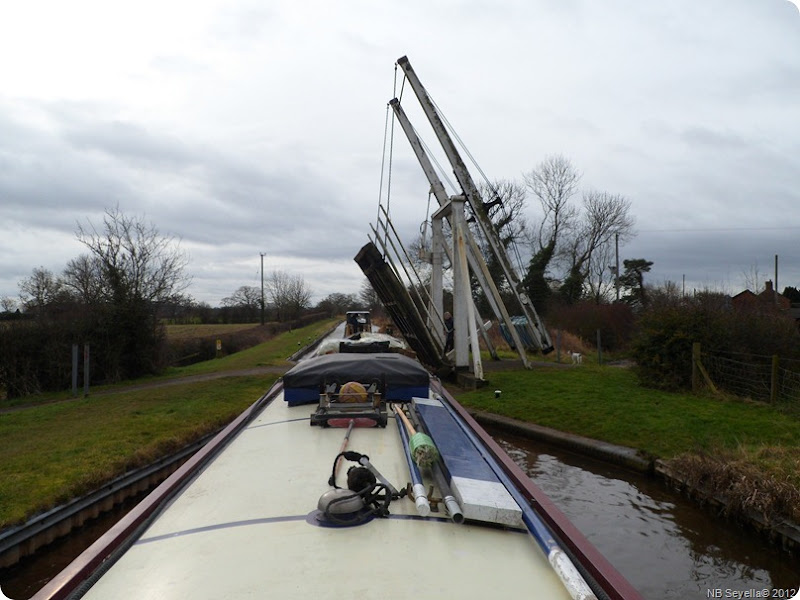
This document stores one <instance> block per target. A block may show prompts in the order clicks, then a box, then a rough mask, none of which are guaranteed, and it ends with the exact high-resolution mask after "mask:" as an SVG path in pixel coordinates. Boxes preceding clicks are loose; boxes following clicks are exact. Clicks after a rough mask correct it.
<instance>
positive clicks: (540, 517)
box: [34, 352, 640, 600]
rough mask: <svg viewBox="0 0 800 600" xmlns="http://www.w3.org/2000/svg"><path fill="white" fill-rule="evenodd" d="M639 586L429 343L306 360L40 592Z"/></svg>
mask: <svg viewBox="0 0 800 600" xmlns="http://www.w3.org/2000/svg"><path fill="white" fill-rule="evenodd" d="M433 597H438V598H459V599H470V598H474V599H480V600H485V599H486V598H518V597H530V598H553V599H560V598H565V599H567V598H580V599H591V598H614V599H624V600H634V599H638V598H640V596H639V594H638V593H637V592H636V590H635V589H633V588H632V587H631V585H630V584H629V583H628V582H627V581H626V580H625V579H624V577H622V576H621V575H620V574H619V572H617V571H616V569H614V567H613V566H612V565H611V564H610V562H609V561H608V560H607V559H606V558H605V557H603V556H601V555H600V553H599V552H598V551H597V550H596V549H595V548H594V547H593V546H592V544H591V543H590V542H589V541H588V540H587V539H586V538H585V537H584V536H583V535H582V534H581V533H580V532H579V531H578V530H577V529H576V528H575V527H574V526H573V525H572V524H571V523H570V522H569V521H568V520H567V519H566V518H565V516H564V515H563V514H562V513H561V512H560V511H559V510H558V509H557V508H556V507H555V506H554V505H553V504H552V502H551V501H550V500H549V499H548V498H547V497H546V496H545V495H544V494H543V493H542V492H541V490H539V489H538V488H537V487H536V486H535V485H534V484H533V483H532V481H531V480H530V479H529V478H528V477H527V476H525V474H524V473H523V472H522V471H521V470H520V468H519V467H518V466H516V465H515V464H514V463H513V461H511V459H510V458H509V457H508V456H507V455H506V454H505V453H504V452H503V450H502V449H501V448H500V447H499V446H498V445H497V444H496V443H495V442H494V441H493V440H492V438H491V437H490V436H489V435H487V433H486V432H485V431H484V430H483V429H482V428H481V427H480V426H479V425H478V424H477V423H476V422H475V420H474V419H473V418H472V417H471V416H470V414H469V413H468V412H467V411H466V410H465V409H464V408H463V407H462V406H461V405H460V404H459V403H458V402H457V401H456V400H455V399H454V398H453V397H452V395H450V394H449V393H448V391H447V390H446V389H445V387H444V386H443V384H442V382H441V381H440V380H438V379H437V378H436V377H434V376H432V375H430V373H429V372H428V371H427V370H426V369H425V368H424V367H423V366H422V365H421V364H420V363H419V362H417V361H416V360H414V359H412V358H410V357H408V356H405V355H403V354H399V353H375V354H368V353H358V352H357V353H348V352H345V353H334V354H327V355H323V356H315V357H312V358H310V359H308V360H305V361H302V362H300V363H298V364H296V365H295V366H294V367H293V368H292V369H291V370H289V371H288V372H287V373H286V374H285V375H284V376H283V377H282V378H281V379H280V380H279V381H278V382H276V383H275V385H273V387H272V388H271V389H269V390H268V391H267V392H266V393H265V394H264V395H263V396H262V397H261V398H259V399H258V400H257V401H256V402H254V403H253V404H252V405H251V406H250V407H249V408H248V409H247V410H246V411H244V412H243V413H242V414H241V415H240V416H239V417H238V418H237V419H236V420H234V421H233V422H232V423H230V425H229V426H228V427H227V428H226V429H225V430H223V431H222V432H220V433H219V434H218V435H217V436H216V437H215V438H214V439H213V440H212V441H211V442H209V443H208V444H207V445H206V446H205V447H204V448H203V449H202V450H200V451H199V452H198V453H197V454H195V455H194V456H193V457H192V458H191V459H190V460H189V461H188V462H187V463H185V464H184V465H183V466H182V467H181V468H180V469H179V470H178V471H176V472H175V473H174V474H173V475H172V476H170V477H169V478H168V479H167V480H166V481H164V482H163V483H162V484H161V485H160V486H159V487H158V488H157V489H155V490H154V491H153V492H152V493H151V494H149V495H148V496H147V497H146V498H145V499H144V500H143V501H142V502H141V503H140V504H139V505H137V507H135V508H134V509H133V510H132V511H131V512H130V513H128V515H127V516H125V517H124V518H123V519H122V520H121V521H120V522H118V523H117V524H116V525H115V526H114V527H113V528H112V529H111V530H109V531H108V532H107V533H106V534H105V535H104V536H103V537H102V538H100V539H99V540H97V542H95V543H94V544H93V545H92V546H91V547H89V548H88V549H87V550H86V551H84V552H83V553H82V554H81V555H80V556H79V557H78V558H77V559H76V560H75V561H74V562H73V563H72V564H70V565H69V566H68V567H67V568H66V569H64V570H63V571H62V572H61V573H60V574H59V575H58V576H56V577H55V578H54V579H52V580H51V581H50V582H49V583H48V584H47V585H46V586H45V587H44V588H43V589H41V590H40V591H39V592H38V593H37V594H36V595H35V596H34V598H35V599H36V600H45V599H47V600H54V599H60V598H70V599H77V598H86V599H88V600H97V599H104V600H108V599H113V600H123V599H131V600H134V599H136V600H144V599H150V600H156V599H157V600H170V599H175V600H178V599H180V600H184V599H187V598H191V599H192V600H201V599H209V600H210V599H220V598H226V599H231V600H235V599H244V598H281V599H282V600H287V599H292V598H297V599H301V598H302V599H305V598H319V599H325V598H330V599H336V600H341V599H342V598H370V599H371V598H376V599H377V598H379V599H381V600H388V599H393V598H397V599H400V598H402V599H407V598H433Z"/></svg>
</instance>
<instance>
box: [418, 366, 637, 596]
mask: <svg viewBox="0 0 800 600" xmlns="http://www.w3.org/2000/svg"><path fill="white" fill-rule="evenodd" d="M431 383H432V384H434V383H435V386H434V385H432V386H431V391H434V392H436V393H439V394H441V395H442V396H443V397H444V398H445V400H447V402H448V403H449V404H450V406H452V407H453V409H454V410H455V412H456V413H458V415H459V416H460V417H461V418H462V419H463V420H464V422H465V423H466V425H467V426H468V427H469V428H470V429H472V431H473V432H474V433H475V434H476V436H477V437H478V438H479V440H480V441H481V443H483V444H484V446H485V447H486V448H487V449H488V450H489V453H490V454H491V456H492V457H493V458H494V459H495V460H496V461H497V463H498V465H499V466H500V468H501V469H503V471H504V472H505V474H506V475H508V477H509V478H510V479H511V480H512V482H513V483H514V485H516V486H517V489H518V490H519V491H520V492H522V494H523V496H524V497H525V500H527V501H528V502H529V503H530V504H531V506H532V507H534V509H535V511H536V513H537V514H538V515H539V516H540V517H541V518H542V520H543V521H544V522H545V524H546V525H547V527H548V528H549V529H550V531H551V533H553V535H554V536H555V537H556V538H557V541H558V542H559V544H560V545H561V546H562V547H564V548H565V549H567V550H568V551H569V553H570V554H571V555H573V556H574V557H575V559H577V562H578V563H579V565H580V566H582V567H583V568H584V569H585V570H586V571H587V572H588V574H589V575H590V576H591V577H592V578H593V579H594V580H595V581H596V582H597V584H598V585H599V586H600V588H602V590H603V591H604V592H605V593H606V594H607V595H608V597H609V598H611V599H613V600H643V596H642V595H641V594H640V593H639V592H638V591H637V590H636V589H635V588H634V587H633V586H632V585H631V584H630V582H629V581H628V580H627V579H626V578H625V577H624V576H623V575H622V574H621V573H620V572H619V571H618V570H617V569H616V568H615V567H614V566H613V565H612V564H611V563H610V562H609V561H608V559H607V558H606V557H605V556H604V555H603V554H601V553H600V551H599V550H598V549H597V548H596V547H595V546H594V544H592V543H591V542H590V541H589V540H588V538H586V536H585V535H583V533H581V531H580V530H579V529H578V528H577V527H575V525H574V524H573V523H572V521H570V520H569V518H568V517H567V516H566V515H565V514H564V513H563V512H562V511H561V510H560V509H559V508H558V507H557V506H556V505H555V504H554V503H553V501H552V500H551V499H550V498H549V497H548V496H547V495H546V494H545V493H544V492H543V491H542V490H541V489H539V488H538V486H537V485H536V484H535V483H534V482H533V480H532V479H531V478H530V477H529V476H528V475H527V474H526V473H525V472H524V471H523V470H522V468H521V467H520V466H519V465H517V463H515V462H514V461H513V460H512V459H511V457H509V456H508V454H507V453H506V452H505V451H504V450H503V449H502V448H501V447H500V446H499V444H498V443H497V442H496V441H495V440H494V439H493V438H492V437H491V436H490V435H489V434H488V433H487V432H486V431H485V430H484V429H483V427H481V425H480V424H479V423H478V422H477V421H476V420H475V419H474V418H473V417H472V415H470V414H469V412H468V411H467V410H466V409H465V408H464V407H463V406H462V405H461V404H460V403H459V402H458V401H457V400H456V399H455V398H454V397H453V395H452V394H450V392H448V391H447V389H446V388H445V387H444V385H442V382H441V381H439V380H438V379H436V378H432V379H431Z"/></svg>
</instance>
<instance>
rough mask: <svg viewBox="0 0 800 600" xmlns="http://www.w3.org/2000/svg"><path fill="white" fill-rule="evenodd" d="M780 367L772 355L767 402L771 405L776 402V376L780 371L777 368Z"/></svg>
mask: <svg viewBox="0 0 800 600" xmlns="http://www.w3.org/2000/svg"><path fill="white" fill-rule="evenodd" d="M779 366H780V359H779V358H778V355H777V354H773V355H772V372H771V374H770V380H769V401H770V402H772V403H773V404H774V403H775V402H777V400H778V376H779V374H780V371H779V370H778V367H779Z"/></svg>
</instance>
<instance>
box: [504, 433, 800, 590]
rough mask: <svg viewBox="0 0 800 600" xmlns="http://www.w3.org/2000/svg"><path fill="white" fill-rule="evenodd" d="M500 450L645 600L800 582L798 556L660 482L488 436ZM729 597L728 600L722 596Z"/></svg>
mask: <svg viewBox="0 0 800 600" xmlns="http://www.w3.org/2000/svg"><path fill="white" fill-rule="evenodd" d="M491 433H492V435H493V436H494V437H495V439H496V440H497V441H498V443H500V445H501V446H502V447H503V449H504V450H505V451H506V452H507V453H508V454H509V456H511V458H513V459H514V461H515V462H516V463H517V464H518V465H520V467H521V468H522V469H523V470H525V472H526V473H527V474H528V475H529V476H530V477H531V478H532V479H533V480H534V481H535V482H536V484H537V485H538V486H539V487H540V488H542V490H543V491H544V492H545V493H546V494H547V495H548V496H549V497H550V498H551V499H552V500H553V502H555V504H556V505H557V506H558V507H559V508H560V509H561V510H562V511H563V512H564V513H565V514H566V515H567V516H568V517H569V518H570V519H571V520H572V522H573V523H574V524H575V525H576V527H578V529H580V531H581V532H583V534H584V535H585V536H586V537H587V538H588V539H589V540H590V541H591V542H592V543H593V544H594V545H595V546H596V547H597V548H598V550H600V552H602V553H603V554H604V555H605V556H606V557H607V558H608V559H609V560H610V561H611V562H612V564H614V566H615V567H616V568H617V569H618V570H619V571H620V572H621V573H622V574H623V575H625V577H626V578H627V579H628V580H629V581H630V582H631V584H632V585H633V586H634V587H635V588H636V589H638V590H639V591H640V592H641V593H642V595H643V596H644V597H645V598H648V599H649V598H652V599H654V600H655V599H664V600H667V599H671V598H698V599H699V598H704V599H705V598H709V597H711V596H709V590H715V589H721V590H723V595H722V596H721V597H725V595H724V594H725V590H731V591H733V590H736V591H742V592H744V591H748V590H762V589H764V588H770V589H771V588H792V587H797V585H798V584H800V565H798V564H797V557H796V556H795V557H793V556H792V555H791V554H789V553H787V552H785V551H782V550H780V549H777V548H774V547H772V546H770V545H769V544H767V543H766V542H765V541H764V540H763V539H762V538H760V537H759V536H757V535H755V534H753V533H751V532H750V531H748V530H746V529H744V528H742V527H740V526H738V525H736V524H734V523H731V522H729V521H727V520H724V519H722V518H718V517H717V515H715V514H714V513H713V512H712V511H711V509H704V508H700V507H698V506H697V505H695V504H694V503H692V502H690V501H689V500H687V499H686V498H684V497H682V496H680V495H679V494H676V493H674V492H672V491H671V490H670V489H668V488H667V487H666V486H665V485H664V484H663V483H662V482H660V481H658V480H655V479H651V478H647V477H644V476H641V475H638V474H636V473H631V472H629V471H627V470H624V469H618V468H616V467H612V466H609V465H607V464H605V463H601V462H598V461H594V460H592V459H588V458H585V457H579V456H576V455H573V454H571V453H568V452H561V451H559V450H557V449H554V448H552V447H550V446H544V445H541V444H537V443H534V442H531V441H529V440H526V439H523V438H518V437H516V436H511V435H508V434H506V433H501V432H497V431H492V432H491ZM728 597H730V596H728Z"/></svg>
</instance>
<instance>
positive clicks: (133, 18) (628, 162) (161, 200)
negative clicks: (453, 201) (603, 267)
mask: <svg viewBox="0 0 800 600" xmlns="http://www.w3.org/2000/svg"><path fill="white" fill-rule="evenodd" d="M0 6H1V7H2V8H1V9H0V10H1V11H2V12H0V296H11V297H16V296H17V295H18V287H17V283H18V282H19V280H20V279H22V278H24V277H26V276H28V275H30V273H31V271H32V269H34V268H36V267H40V266H41V267H45V268H47V269H50V270H52V271H54V272H56V273H58V272H60V271H61V270H62V269H63V267H64V266H65V264H66V262H67V261H68V260H69V259H70V258H74V257H76V256H78V255H79V254H81V253H82V252H83V251H84V249H83V248H82V247H81V246H80V244H79V243H78V242H77V241H76V239H75V231H76V228H77V224H78V223H83V224H86V223H87V222H88V223H94V224H100V223H101V222H102V216H103V212H104V210H105V209H106V208H113V207H115V206H118V207H119V209H120V210H121V211H122V212H124V213H126V214H130V215H135V216H141V217H144V218H145V219H146V220H147V221H150V222H152V223H153V224H155V226H156V227H157V228H158V229H159V230H160V231H161V232H162V233H163V234H168V235H174V236H176V237H179V238H180V239H181V240H182V242H181V247H182V248H183V249H184V250H186V251H187V252H188V254H189V257H190V263H189V267H188V272H189V274H190V275H191V276H192V284H191V287H190V288H189V290H188V292H189V293H190V294H191V295H192V296H194V297H195V298H196V299H198V300H202V301H205V302H208V303H210V304H211V305H214V306H215V305H217V304H218V303H219V301H220V300H221V299H222V298H223V297H225V296H228V295H230V294H231V293H232V292H233V291H234V290H235V289H236V288H238V287H239V286H241V285H253V286H258V285H259V283H260V260H261V259H260V254H261V253H264V254H265V256H264V268H265V271H266V272H267V273H269V272H271V271H273V270H281V271H286V272H289V273H292V274H298V275H302V276H303V277H304V279H305V281H306V283H307V284H308V285H309V287H310V288H311V289H312V291H313V293H314V300H315V301H318V300H320V299H322V298H324V297H325V296H326V295H328V294H329V293H332V292H343V293H354V292H357V291H358V289H359V287H360V285H361V282H362V281H363V279H364V278H363V275H362V274H361V272H360V270H359V269H358V267H357V265H356V264H355V263H354V262H353V257H354V256H355V254H356V252H357V251H358V249H359V248H360V247H361V246H362V245H363V244H364V243H366V241H367V236H368V233H369V231H370V223H371V222H374V220H375V216H376V214H377V207H378V201H379V198H381V197H383V198H384V201H385V195H386V190H385V186H384V189H382V188H381V165H382V158H383V147H384V131H385V123H386V112H387V111H386V106H387V102H388V101H389V100H390V99H391V98H392V97H393V95H394V86H395V69H394V63H395V61H396V59H397V58H399V57H401V56H404V55H407V56H408V57H409V59H410V61H411V64H412V65H413V67H414V68H415V70H416V71H417V73H418V74H419V76H420V78H421V80H422V82H423V83H424V84H425V86H426V87H427V88H428V90H429V91H430V93H431V95H432V96H433V97H434V98H435V100H436V102H437V103H438V105H439V106H440V107H441V109H442V111H443V112H444V113H445V115H446V117H447V118H448V120H449V121H450V122H451V123H452V124H453V126H454V127H455V128H456V130H457V131H458V134H459V135H460V137H461V138H462V139H463V140H464V142H465V144H466V145H467V146H468V148H469V150H470V151H471V153H472V154H473V155H474V156H475V158H476V160H477V161H478V163H479V164H480V166H481V168H482V169H483V171H484V172H485V173H486V175H487V176H488V177H489V178H490V179H518V180H519V179H521V176H522V173H524V172H525V171H528V170H530V169H531V168H533V167H534V166H536V165H537V164H538V163H540V162H541V161H542V160H543V159H544V158H545V157H547V156H548V155H552V154H562V155H564V156H565V157H567V158H569V159H570V160H571V161H572V163H573V164H574V165H575V166H576V167H577V168H578V169H579V170H580V171H581V172H582V173H583V179H582V186H583V189H599V190H604V191H608V192H611V193H615V194H622V195H624V196H626V197H628V198H629V199H630V200H631V202H632V212H633V216H634V217H635V219H636V229H637V232H638V235H637V237H636V238H635V240H634V241H633V242H631V243H629V244H628V245H627V246H624V247H623V248H621V251H620V254H621V258H646V259H648V260H651V261H653V262H654V263H655V264H654V267H653V270H652V272H651V278H650V281H651V282H653V283H660V282H663V281H665V280H671V281H675V282H681V281H682V280H683V278H685V281H686V285H687V287H688V288H691V287H712V288H715V289H721V290H724V291H728V292H730V293H736V292H738V291H740V290H741V289H742V287H743V286H744V285H745V283H746V282H747V280H748V279H751V280H752V279H753V275H754V274H755V275H757V277H758V280H759V282H761V283H763V281H764V280H766V279H771V278H772V277H773V274H774V260H775V256H776V255H778V256H779V267H780V270H779V282H778V283H779V287H780V288H781V289H782V288H783V287H784V286H786V285H794V286H800V241H799V240H800V12H798V8H797V7H796V6H795V5H794V4H792V3H791V2H789V1H788V0H667V1H662V2H642V1H641V0H602V1H601V0H497V1H494V2H490V1H488V0H445V1H441V2H437V1H431V0H406V1H405V2H403V3H402V4H398V3H390V2H380V1H376V0H352V1H342V2H332V1H330V0H328V1H316V0H286V1H282V0H269V1H265V0H226V1H221V0H220V1H216V0H191V1H190V2H189V1H186V2H184V1H175V0H157V1H155V0H139V1H137V2H135V3H134V2H125V3H123V2H108V1H105V0H104V1H98V2H93V1H88V0H73V1H71V2H62V1H61V0H52V1H50V0H28V1H26V2H13V3H12V2H3V3H2V5H0ZM413 100H414V99H413V96H412V95H411V93H410V92H409V93H408V94H407V95H406V96H404V106H405V107H406V110H407V111H408V112H409V115H410V116H411V118H412V120H413V121H414V124H415V125H416V127H417V129H418V130H419V131H420V133H421V134H422V136H423V137H424V138H425V140H426V142H427V143H428V144H429V145H433V144H434V137H433V135H432V134H430V133H429V129H428V128H427V127H426V123H425V122H424V121H423V118H422V117H421V116H419V112H418V110H417V111H416V112H415V110H414V109H415V108H416V107H415V106H414V105H413V102H412V101H413ZM427 191H428V185H427V183H426V180H425V179H424V176H423V174H422V171H421V169H420V168H419V166H418V164H417V163H416V160H415V159H414V156H413V154H412V152H411V149H410V146H409V145H408V143H407V142H406V140H405V139H404V138H401V134H400V133H399V131H398V134H397V135H396V136H395V143H394V151H393V170H392V188H391V210H392V214H393V217H394V220H395V223H396V224H397V226H398V228H400V230H401V231H402V232H404V234H407V235H408V237H409V238H411V236H413V234H414V233H416V232H417V231H418V229H419V225H420V223H421V222H422V221H423V220H424V219H425V217H426V208H427ZM534 208H535V207H534V206H533V205H531V215H530V217H531V219H535V212H534V210H533V209H534ZM409 241H410V239H409Z"/></svg>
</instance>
